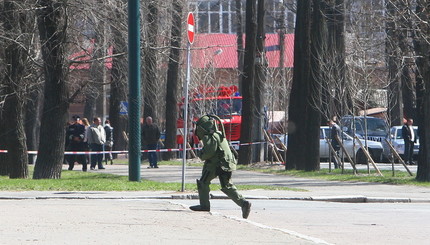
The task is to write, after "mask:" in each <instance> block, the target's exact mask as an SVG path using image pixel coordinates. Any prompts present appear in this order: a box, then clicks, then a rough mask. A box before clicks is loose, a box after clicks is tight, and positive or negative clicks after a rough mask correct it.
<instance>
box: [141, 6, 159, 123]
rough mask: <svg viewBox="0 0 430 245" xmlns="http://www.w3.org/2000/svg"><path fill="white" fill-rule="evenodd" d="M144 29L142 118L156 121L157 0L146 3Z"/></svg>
mask: <svg viewBox="0 0 430 245" xmlns="http://www.w3.org/2000/svg"><path fill="white" fill-rule="evenodd" d="M146 20H147V23H146V25H145V26H146V29H147V35H146V37H147V38H146V39H147V45H146V47H145V49H144V50H145V58H144V62H145V64H144V67H145V79H143V81H144V85H143V86H142V87H143V88H145V89H144V92H143V94H144V98H143V100H144V109H143V118H146V117H148V116H150V117H152V118H153V120H154V121H157V110H156V106H157V100H158V98H157V97H158V91H157V84H158V80H157V56H156V52H155V50H156V49H155V48H156V47H157V32H158V28H157V27H158V8H157V1H156V0H151V1H149V3H148V13H147V15H146Z"/></svg>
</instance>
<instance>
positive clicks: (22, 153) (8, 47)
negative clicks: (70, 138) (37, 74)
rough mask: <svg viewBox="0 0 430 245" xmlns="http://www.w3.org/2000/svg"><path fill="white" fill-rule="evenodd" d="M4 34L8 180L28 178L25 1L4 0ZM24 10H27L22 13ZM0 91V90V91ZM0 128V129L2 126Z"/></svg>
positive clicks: (27, 27)
mask: <svg viewBox="0 0 430 245" xmlns="http://www.w3.org/2000/svg"><path fill="white" fill-rule="evenodd" d="M3 4H4V5H3V10H4V12H3V13H4V16H3V17H4V18H2V22H3V24H4V28H5V29H4V31H5V34H6V35H5V39H6V41H5V56H4V57H5V64H6V67H5V73H4V74H5V77H4V79H3V81H4V82H3V84H4V85H5V87H4V88H3V89H4V90H3V91H4V92H6V97H5V100H4V111H3V112H2V113H1V114H2V116H3V117H4V119H3V120H6V119H7V123H5V125H3V126H4V130H5V132H4V135H3V136H2V138H5V140H6V142H5V146H6V149H7V150H8V157H7V160H8V162H9V163H8V168H7V170H8V172H9V177H10V178H27V177H28V167H27V163H28V159H27V145H26V134H25V128H24V126H25V125H24V124H25V105H26V102H27V94H28V91H30V88H31V85H32V82H31V78H32V76H31V75H29V74H31V72H29V70H30V68H32V67H33V66H32V61H31V60H32V58H33V57H31V54H32V51H31V50H32V49H33V48H34V47H33V46H32V45H33V43H32V40H33V36H32V32H33V30H32V25H31V24H30V23H31V22H32V17H33V16H34V15H32V14H31V13H29V12H28V6H29V5H28V2H26V1H25V2H21V3H18V2H16V1H4V3H3ZM26 9H27V10H26ZM0 90H1V89H0ZM3 126H2V127H3Z"/></svg>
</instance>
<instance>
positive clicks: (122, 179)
mask: <svg viewBox="0 0 430 245" xmlns="http://www.w3.org/2000/svg"><path fill="white" fill-rule="evenodd" d="M114 163H115V164H127V160H115V162H114ZM144 164H145V163H144ZM160 164H161V165H181V164H182V161H162V162H160ZM187 164H188V165H191V166H202V163H201V162H199V161H196V160H193V161H189V162H187ZM238 169H241V170H247V171H258V172H264V173H271V174H279V175H289V176H297V177H303V178H314V179H324V180H329V181H330V180H333V181H361V182H378V183H386V184H403V185H419V186H425V187H430V183H428V182H418V181H416V180H415V176H412V177H411V176H409V175H408V174H407V173H406V172H402V171H396V172H395V176H394V177H393V176H392V172H391V171H381V172H382V173H383V175H384V176H379V175H377V174H376V173H375V171H372V172H371V174H367V173H365V172H363V171H360V172H359V174H357V175H354V174H353V172H352V170H345V172H344V173H342V172H341V170H340V169H335V170H332V171H331V172H329V171H328V169H322V170H320V171H314V172H305V171H297V170H291V171H285V170H284V169H283V167H282V166H279V165H278V166H276V165H270V164H265V165H263V166H262V165H260V166H251V165H250V166H242V165H239V166H238ZM29 170H30V174H29V176H32V174H33V166H30V167H29ZM181 187H182V186H181V183H160V182H155V181H149V180H144V179H142V181H141V182H134V181H129V180H128V177H127V176H119V175H113V174H104V173H93V172H81V171H63V172H62V176H61V179H42V180H33V179H31V178H30V179H9V178H8V177H6V176H0V190H2V191H29V190H37V191H160V190H164V191H180V190H181ZM238 188H239V189H240V190H252V189H265V190H290V191H304V190H301V189H295V188H288V187H279V186H264V185H238ZM185 189H186V190H187V191H196V190H197V187H196V185H195V184H186V185H185ZM211 189H212V190H219V189H220V186H219V185H215V184H213V185H211Z"/></svg>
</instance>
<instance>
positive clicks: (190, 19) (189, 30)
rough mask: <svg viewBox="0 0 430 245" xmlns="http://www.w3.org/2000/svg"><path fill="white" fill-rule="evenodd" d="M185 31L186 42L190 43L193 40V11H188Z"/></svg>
mask: <svg viewBox="0 0 430 245" xmlns="http://www.w3.org/2000/svg"><path fill="white" fill-rule="evenodd" d="M187 25H188V27H187V33H188V42H190V44H192V43H193V42H194V29H195V25H194V15H193V13H191V12H190V13H188V20H187Z"/></svg>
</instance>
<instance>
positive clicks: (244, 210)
mask: <svg viewBox="0 0 430 245" xmlns="http://www.w3.org/2000/svg"><path fill="white" fill-rule="evenodd" d="M250 212H251V203H250V202H248V201H244V202H243V204H242V218H244V219H247V218H248V216H249V213H250Z"/></svg>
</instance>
